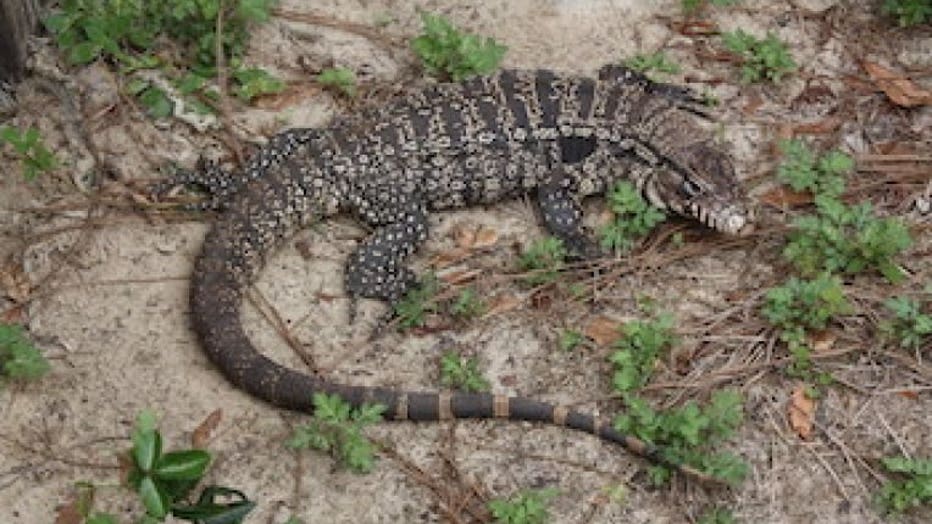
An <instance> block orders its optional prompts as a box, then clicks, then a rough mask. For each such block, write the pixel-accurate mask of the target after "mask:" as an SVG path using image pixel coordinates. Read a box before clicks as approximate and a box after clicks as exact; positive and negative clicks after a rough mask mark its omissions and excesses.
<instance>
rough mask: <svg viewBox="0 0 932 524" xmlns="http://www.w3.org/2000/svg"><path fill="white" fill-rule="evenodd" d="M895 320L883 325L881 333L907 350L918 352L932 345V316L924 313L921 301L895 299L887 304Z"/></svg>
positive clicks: (902, 298)
mask: <svg viewBox="0 0 932 524" xmlns="http://www.w3.org/2000/svg"><path fill="white" fill-rule="evenodd" d="M885 304H886V306H887V309H888V310H890V312H891V313H893V318H892V319H890V320H888V321H886V322H884V323H883V324H881V332H882V333H884V335H885V336H886V337H887V338H889V339H891V340H895V341H896V342H897V343H899V345H900V347H903V348H905V349H914V350H918V349H921V348H923V347H929V346H930V345H932V338H930V337H932V315H930V314H926V313H922V308H921V305H920V304H919V301H917V300H913V299H911V298H908V297H893V298H891V299H889V300H887V301H886V302H885Z"/></svg>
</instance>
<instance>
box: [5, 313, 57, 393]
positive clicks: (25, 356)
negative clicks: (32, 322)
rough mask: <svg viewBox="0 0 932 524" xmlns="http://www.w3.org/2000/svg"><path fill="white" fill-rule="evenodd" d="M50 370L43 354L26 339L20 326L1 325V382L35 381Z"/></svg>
mask: <svg viewBox="0 0 932 524" xmlns="http://www.w3.org/2000/svg"><path fill="white" fill-rule="evenodd" d="M49 369H50V366H49V363H48V361H47V360H45V357H44V356H42V352H41V351H39V349H38V348H36V346H34V345H33V344H32V342H30V341H29V339H27V338H26V336H25V335H24V334H23V329H22V328H21V327H20V326H17V325H14V324H3V323H0V381H2V380H5V379H10V380H35V379H37V378H39V377H41V376H42V375H44V374H46V373H47V372H48V371H49ZM0 383H2V382H0Z"/></svg>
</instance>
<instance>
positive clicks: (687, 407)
mask: <svg viewBox="0 0 932 524" xmlns="http://www.w3.org/2000/svg"><path fill="white" fill-rule="evenodd" d="M623 398H624V402H625V407H626V410H625V412H624V413H623V414H621V415H618V416H617V417H616V418H615V421H614V426H615V429H616V430H618V431H620V432H622V433H627V434H631V435H635V436H636V437H637V438H639V439H641V440H643V441H644V442H646V443H648V444H651V445H654V446H657V447H658V448H659V449H660V450H661V451H660V452H661V453H662V454H663V458H664V459H665V460H667V461H669V462H671V463H674V464H688V465H690V466H692V467H695V468H697V469H699V470H700V471H702V472H704V473H705V474H707V475H710V476H713V477H715V478H718V479H721V480H723V481H725V482H727V483H730V484H737V483H739V482H740V481H741V480H742V479H743V478H744V476H745V475H746V474H747V464H745V463H744V462H743V461H742V460H741V459H740V458H738V457H736V456H735V455H733V454H731V453H725V452H721V453H716V452H715V451H714V448H715V447H716V446H718V445H720V444H721V443H723V442H725V441H726V440H728V439H729V438H731V436H732V435H733V434H734V432H735V430H736V429H737V427H738V426H739V425H740V424H741V420H742V418H743V415H742V407H741V404H742V402H741V396H740V395H739V394H738V393H737V392H735V391H716V392H715V393H713V394H712V398H711V400H710V401H709V404H708V405H707V406H705V407H704V408H701V407H699V406H698V405H697V404H696V403H695V402H692V401H690V402H687V403H686V404H684V405H683V406H680V407H677V408H672V409H667V410H664V411H656V410H654V409H653V408H651V407H650V406H649V405H648V404H647V401H646V400H644V399H642V398H640V397H638V396H636V395H634V394H630V393H627V394H623ZM648 473H649V475H650V478H651V481H652V482H653V483H654V484H657V485H660V484H664V483H666V482H667V481H668V480H669V479H670V476H671V473H672V472H671V471H670V469H669V468H668V467H667V466H664V465H654V466H651V467H650V469H649V470H648Z"/></svg>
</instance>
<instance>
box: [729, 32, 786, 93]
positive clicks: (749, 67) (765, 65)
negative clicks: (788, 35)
mask: <svg viewBox="0 0 932 524" xmlns="http://www.w3.org/2000/svg"><path fill="white" fill-rule="evenodd" d="M722 38H723V41H724V44H725V47H726V48H727V49H728V50H729V51H731V52H733V53H735V54H737V55H739V56H740V57H741V59H742V65H741V81H742V82H746V83H752V82H760V81H762V80H769V81H771V82H779V81H780V79H781V78H783V75H785V74H788V73H791V72H793V71H794V70H796V62H794V61H793V57H792V56H791V55H790V52H789V51H788V50H787V48H786V44H785V43H783V42H781V41H780V39H778V38H777V37H776V35H773V34H770V33H768V34H767V38H764V39H763V40H761V39H759V38H757V37H755V36H754V35H751V34H748V33H745V32H744V31H742V30H741V29H738V30H736V31H733V32H730V33H724V34H723V35H722Z"/></svg>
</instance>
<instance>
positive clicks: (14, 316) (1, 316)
mask: <svg viewBox="0 0 932 524" xmlns="http://www.w3.org/2000/svg"><path fill="white" fill-rule="evenodd" d="M24 316H25V315H23V306H13V307H11V308H8V309H6V310H4V311H3V312H2V313H0V322H3V323H4V324H23V323H24V322H23V317H24Z"/></svg>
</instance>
